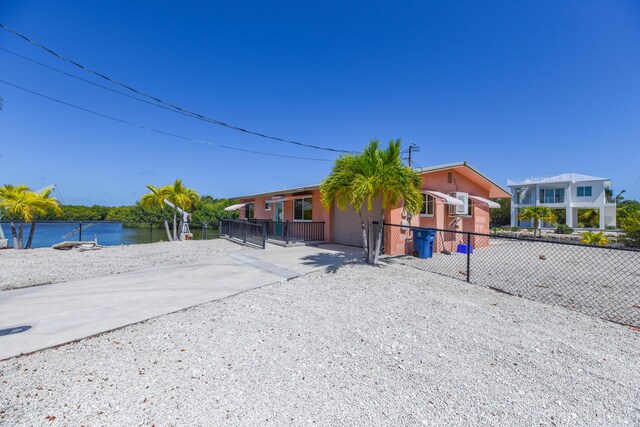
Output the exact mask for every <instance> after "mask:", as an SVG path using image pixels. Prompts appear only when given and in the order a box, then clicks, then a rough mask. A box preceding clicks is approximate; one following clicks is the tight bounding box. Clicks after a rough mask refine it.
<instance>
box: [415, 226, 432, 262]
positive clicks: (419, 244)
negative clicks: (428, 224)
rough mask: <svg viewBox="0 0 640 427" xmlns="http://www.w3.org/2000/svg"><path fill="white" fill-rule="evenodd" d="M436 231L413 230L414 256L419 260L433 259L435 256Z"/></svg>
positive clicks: (426, 229)
mask: <svg viewBox="0 0 640 427" xmlns="http://www.w3.org/2000/svg"><path fill="white" fill-rule="evenodd" d="M435 237H436V230H431V229H428V228H420V229H414V230H413V254H414V255H415V256H417V257H418V258H431V257H432V256H433V241H434V240H435Z"/></svg>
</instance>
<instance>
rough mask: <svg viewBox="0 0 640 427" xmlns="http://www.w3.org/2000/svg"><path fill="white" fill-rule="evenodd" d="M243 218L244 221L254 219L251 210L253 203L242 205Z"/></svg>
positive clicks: (252, 210)
mask: <svg viewBox="0 0 640 427" xmlns="http://www.w3.org/2000/svg"><path fill="white" fill-rule="evenodd" d="M244 217H245V218H246V219H253V218H255V216H254V209H253V202H251V203H247V204H246V205H244Z"/></svg>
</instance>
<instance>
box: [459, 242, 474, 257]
mask: <svg viewBox="0 0 640 427" xmlns="http://www.w3.org/2000/svg"><path fill="white" fill-rule="evenodd" d="M456 252H458V253H459V254H466V253H470V254H472V253H473V245H469V247H467V245H466V244H464V243H460V244H459V245H458V249H457V250H456Z"/></svg>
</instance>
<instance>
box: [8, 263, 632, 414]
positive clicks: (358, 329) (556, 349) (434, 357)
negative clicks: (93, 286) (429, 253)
mask: <svg viewBox="0 0 640 427" xmlns="http://www.w3.org/2000/svg"><path fill="white" fill-rule="evenodd" d="M415 273H416V270H415V269H413V268H409V267H406V266H402V265H397V264H390V265H385V266H382V267H370V266H366V265H362V264H348V265H346V266H344V267H341V268H339V269H338V270H337V272H335V273H313V274H310V275H307V276H303V277H299V278H297V279H294V280H291V281H288V282H283V283H279V284H275V285H271V286H267V287H264V288H261V289H258V290H254V291H249V292H246V293H243V294H240V295H237V296H234V297H231V298H228V299H225V300H222V301H218V302H213V303H208V304H205V305H202V306H199V307H196V308H193V309H189V310H186V311H183V312H179V313H175V314H171V315H167V316H164V317H161V318H157V319H154V320H151V321H148V322H145V323H142V324H138V325H134V326H131V327H127V328H124V329H122V330H118V331H115V332H111V333H107V334H104V335H102V336H99V337H95V338H92V339H87V340H83V341H80V342H78V343H75V344H70V345H66V346H62V347H59V348H58V349H50V350H45V351H42V352H39V353H36V354H33V355H29V356H24V357H20V358H16V359H11V360H8V361H5V362H2V363H0V383H1V384H2V387H0V424H4V425H8V426H9V425H11V426H13V425H50V426H55V425H82V424H84V425H147V426H151V425H154V424H155V425H156V426H160V425H162V426H166V425H331V426H333V425H449V426H451V425H511V426H525V425H526V426H530V425H548V426H553V425H572V426H583V425H584V426H611V425H638V424H640V388H639V387H638V384H640V369H638V365H637V361H638V360H640V333H639V332H635V331H633V330H631V329H630V328H628V327H624V326H621V325H617V324H614V323H611V322H606V321H603V320H600V319H597V318H594V317H591V316H587V315H584V314H582V313H579V312H577V311H571V310H567V309H564V308H561V307H555V306H550V305H545V304H541V303H538V302H534V301H530V300H527V299H524V298H517V297H512V296H509V295H505V294H502V293H498V292H495V291H492V290H490V289H487V288H484V287H481V286H475V285H469V284H466V283H464V282H461V281H458V280H454V279H451V278H447V277H443V276H440V275H437V274H431V273H426V272H420V274H415ZM0 339H1V338H0Z"/></svg>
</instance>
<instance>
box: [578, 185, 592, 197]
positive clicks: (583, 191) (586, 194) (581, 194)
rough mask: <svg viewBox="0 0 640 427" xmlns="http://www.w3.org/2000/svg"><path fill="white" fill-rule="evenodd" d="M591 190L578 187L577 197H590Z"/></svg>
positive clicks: (589, 187)
mask: <svg viewBox="0 0 640 427" xmlns="http://www.w3.org/2000/svg"><path fill="white" fill-rule="evenodd" d="M591 194H592V189H591V186H588V187H578V197H591Z"/></svg>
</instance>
